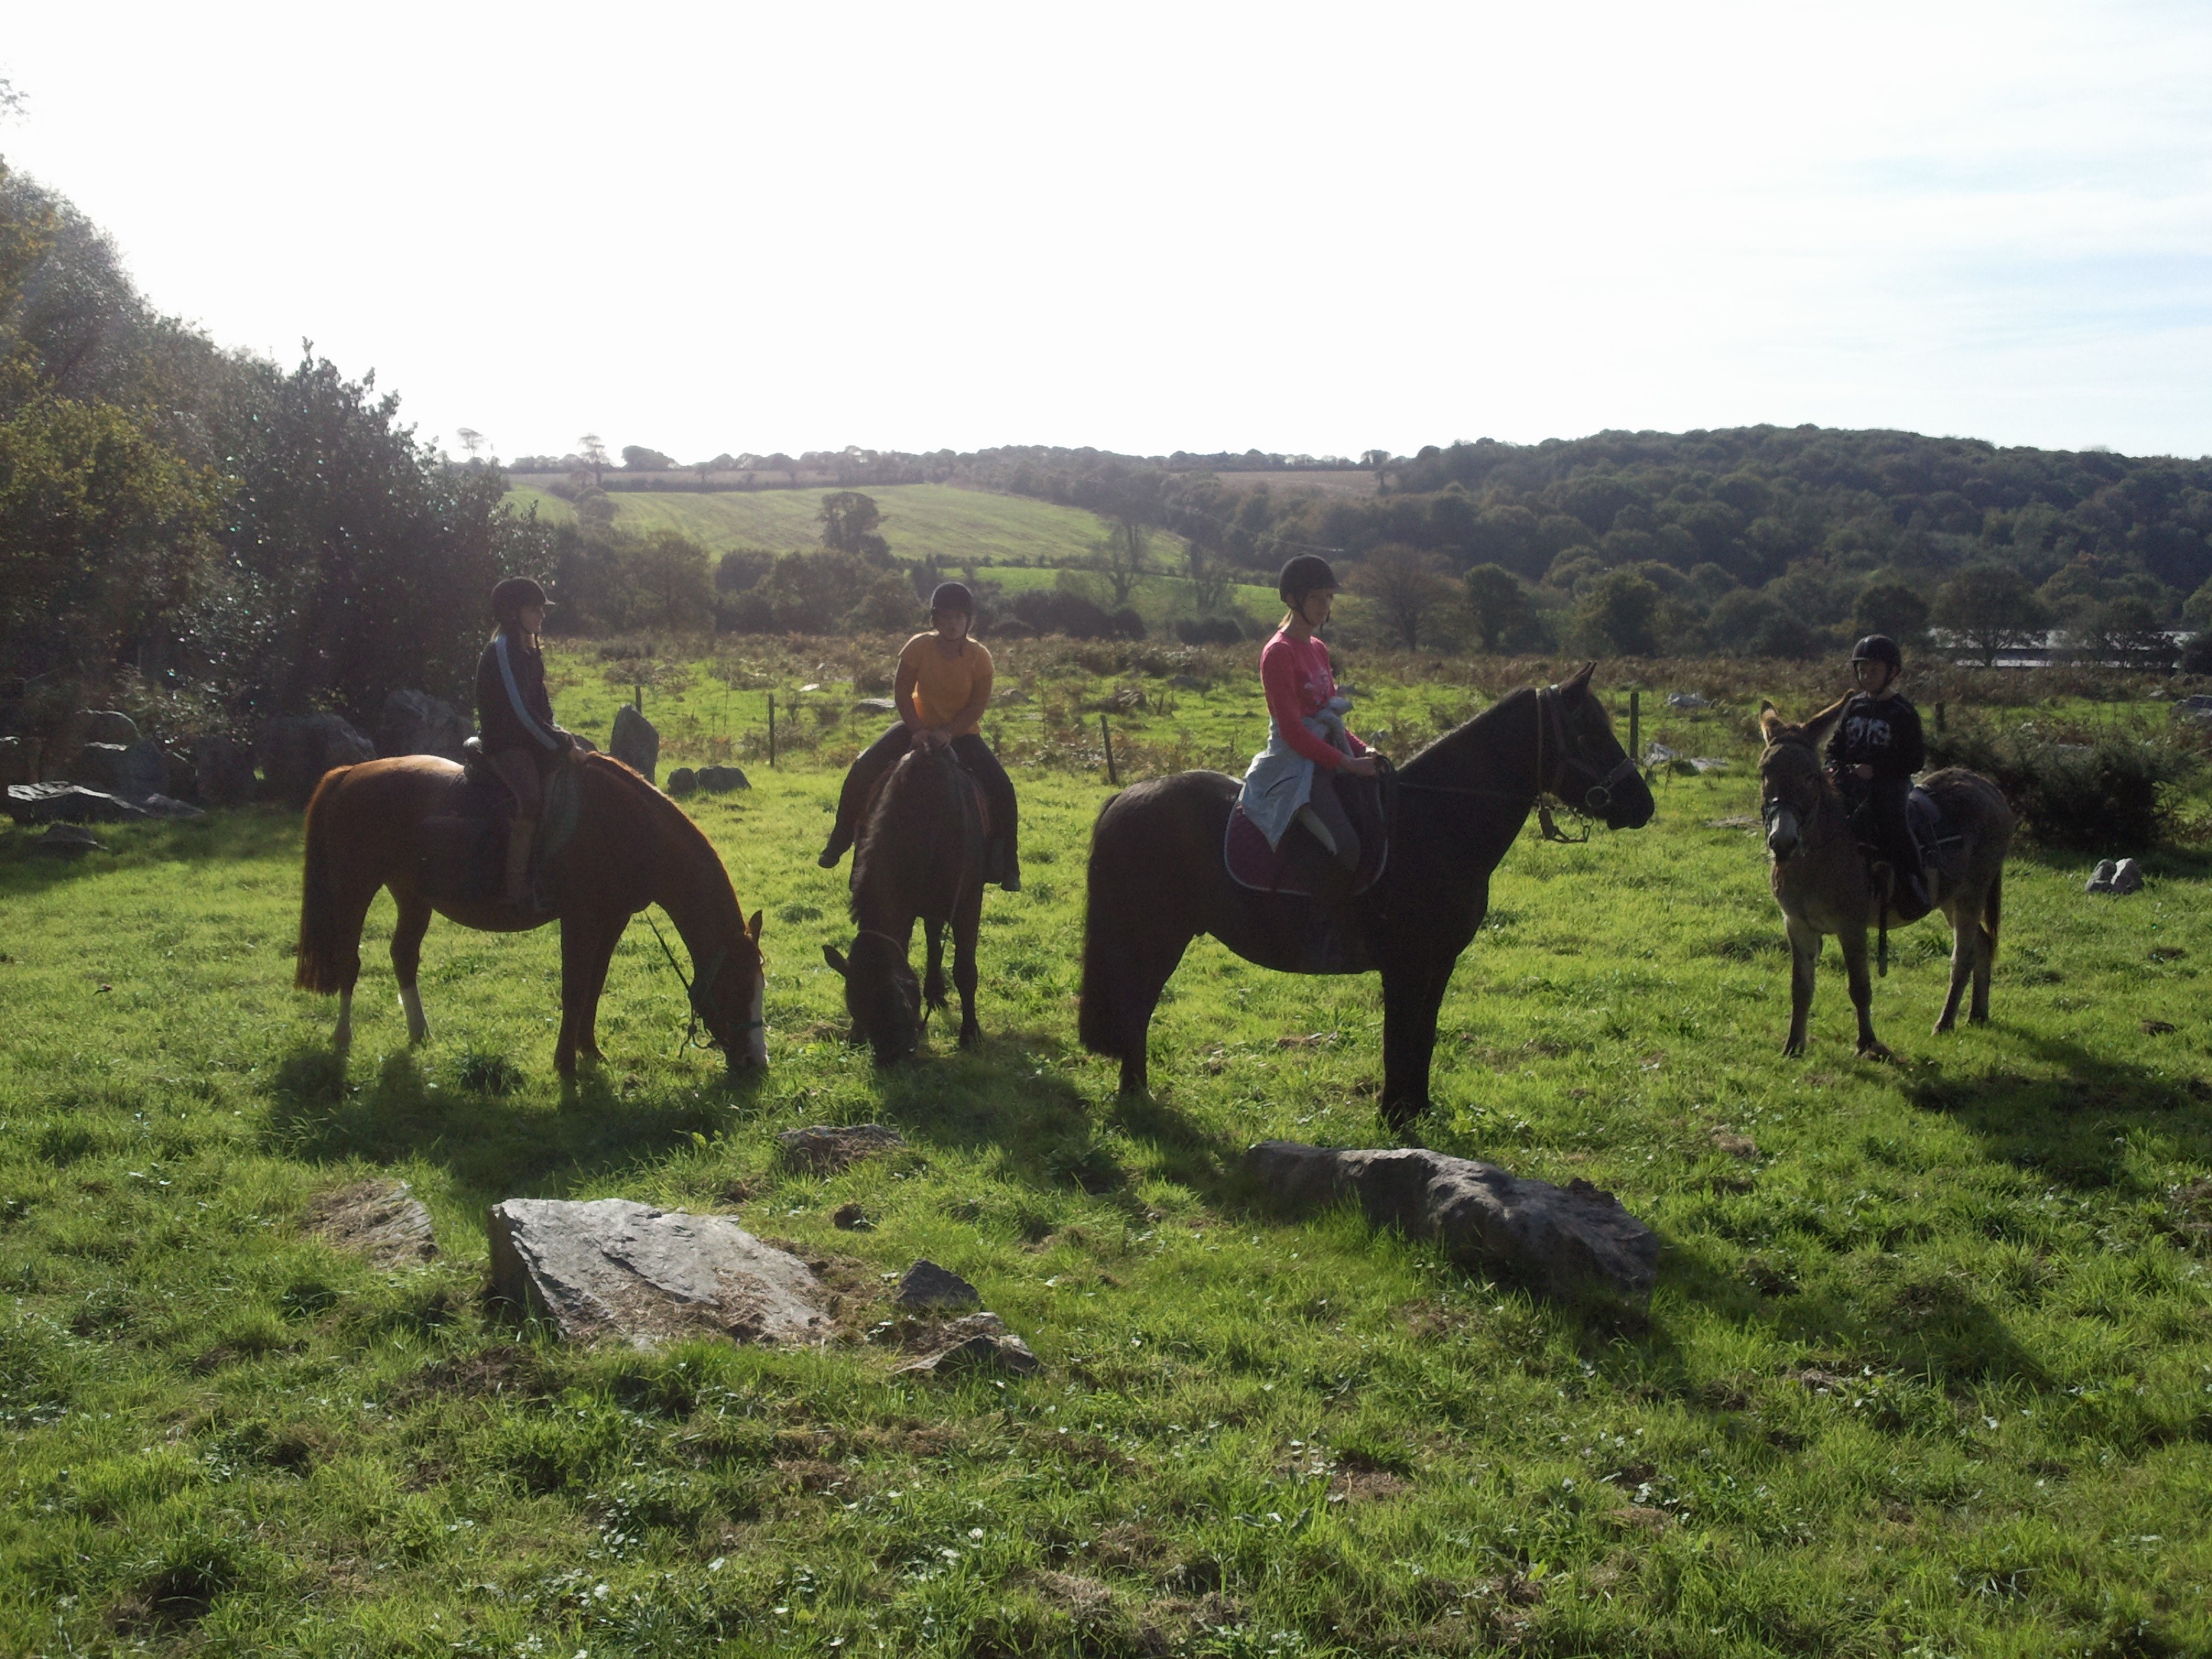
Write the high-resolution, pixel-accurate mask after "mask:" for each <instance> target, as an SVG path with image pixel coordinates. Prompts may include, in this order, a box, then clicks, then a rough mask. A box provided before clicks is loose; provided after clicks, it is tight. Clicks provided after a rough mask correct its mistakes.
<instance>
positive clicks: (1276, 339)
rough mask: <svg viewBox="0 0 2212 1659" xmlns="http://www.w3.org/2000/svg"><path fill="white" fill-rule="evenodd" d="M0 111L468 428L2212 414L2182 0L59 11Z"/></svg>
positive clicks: (2187, 428)
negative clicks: (2178, 0)
mask: <svg viewBox="0 0 2212 1659" xmlns="http://www.w3.org/2000/svg"><path fill="white" fill-rule="evenodd" d="M0 76H6V77H7V78H9V79H10V80H12V81H13V82H15V86H16V88H18V90H19V91H21V92H22V93H23V94H26V96H27V99H28V108H27V112H26V113H25V114H24V115H23V116H22V117H21V118H17V119H15V120H14V121H13V122H10V123H8V124H6V125H0V155H5V157H6V158H7V160H8V161H9V163H10V164H11V165H13V166H15V167H21V168H22V169H23V170H25V171H27V172H29V173H32V174H33V175H34V176H35V177H37V178H38V179H40V180H41V181H42V182H44V183H46V185H50V186H51V187H52V188H54V189H56V190H58V191H61V192H62V193H63V194H64V195H67V196H69V197H71V198H72V199H74V200H75V201H76V204H78V205H79V206H80V207H81V208H82V209H83V210H84V211H85V212H86V213H88V215H89V216H91V217H93V218H94V220H95V221H97V222H100V224H102V225H103V226H105V227H106V228H107V229H108V230H109V231H111V232H112V234H114V236H115V238H116V240H118V243H119V244H120V245H121V246H122V248H123V250H124V252H125V256H126V257H127V258H128V260H129V262H130V264H131V269H132V270H133V272H134V273H135V275H136V276H137V278H138V280H139V283H140V284H141V286H142V287H143V289H145V290H146V292H147V293H148V295H149V297H150V298H151V299H152V300H153V301H155V304H157V305H159V306H160V307H162V308H164V309H166V310H170V311H173V312H176V313H180V314H182V315H184V316H185V317H187V318H190V319H194V320H196V321H197V322H198V323H199V324H201V325H204V327H205V328H206V329H207V330H208V331H210V333H211V334H212V335H214V337H216V339H218V340H220V341H222V342H223V343H228V344H240V345H250V346H253V347H256V348H258V349H264V350H267V351H269V352H271V353H273V354H276V356H278V357H279V358H280V359H282V360H283V361H285V362H291V361H293V360H294V358H295V355H296V351H297V344H298V342H299V340H300V339H301V337H312V338H313V340H314V342H315V344H316V348H317V349H318V350H319V351H320V352H323V353H325V354H327V355H329V356H331V357H332V358H333V359H334V360H335V361H337V362H338V364H339V365H340V366H341V367H342V368H344V369H346V370H347V371H348V372H349V373H353V374H359V373H361V372H362V371H365V370H367V369H368V368H374V369H375V370H376V372H377V377H378V383H379V385H380V386H383V387H385V388H387V389H393V390H397V391H398V392H400V393H401V395H402V398H403V399H404V402H403V409H404V411H405V413H406V414H407V415H408V416H409V417H410V418H412V419H413V420H415V421H416V422H418V423H419V424H420V425H421V427H422V430H423V431H424V432H425V433H426V434H431V435H440V436H441V437H442V438H443V439H444V440H445V441H447V444H448V445H449V446H451V445H452V443H453V438H452V435H453V433H454V432H455V431H456V430H457V429H458V428H460V427H462V426H473V427H476V428H479V429H481V430H482V431H483V432H484V433H485V434H487V435H489V437H490V438H491V440H492V441H493V443H494V445H495V447H496V448H497V450H498V451H499V453H501V454H503V455H510V456H511V455H514V454H518V453H539V452H553V453H559V452H562V451H564V450H567V449H569V448H572V447H574V444H575V441H576V438H577V436H578V435H580V433H583V432H585V431H586V430H590V431H596V432H598V433H599V434H601V435H604V436H605V439H606V441H608V443H609V444H610V445H611V446H613V447H617V448H619V447H621V446H622V445H623V444H625V443H644V444H649V445H652V446H653V447H658V448H660V449H664V450H667V451H669V452H670V453H673V454H675V455H677V456H678V458H679V459H692V458H695V457H703V456H707V455H711V454H714V453H717V452H719V451H722V450H729V451H732V452H742V451H745V450H757V451H763V452H766V451H769V450H774V449H787V450H790V451H793V453H796V452H798V451H799V450H801V449H807V448H831V447H842V446H843V445H845V444H848V443H859V444H863V445H867V446H871V447H896V448H902V449H931V448H937V447H947V446H949V447H955V448H961V449H967V448H973V447H978V446H981V445H988V444H996V443H1065V444H1085V443H1088V444H1096V445H1097V446H1099V447H1104V448H1112V449H1120V450H1127V451H1133V452H1137V453H1164V452H1166V451H1169V450H1173V449H1177V448H1182V449H1191V450H1201V451H1203V450H1212V449H1219V448H1228V449H1235V450H1242V449H1244V448H1246V447H1257V448H1261V449H1268V450H1282V451H1287V452H1292V453H1296V452H1300V451H1304V452H1309V453H1316V454H1320V453H1329V452H1335V453H1346V454H1356V453H1358V451H1360V450H1361V449H1364V448H1366V447H1373V446H1382V447H1389V448H1390V449H1392V450H1394V451H1396V452H1399V453H1411V452H1412V451H1413V449H1415V448H1417V447H1419V446H1420V445H1422V444H1425V443H1448V442H1449V441H1452V440H1453V439H1455V438H1474V437H1480V436H1485V435H1487V436H1492V437H1498V438H1506V439H1512V440H1516V441H1532V440H1535V439H1540V438H1544V437H1554V436H1573V435H1580V434H1583V433H1587V432H1591V431H1595V430H1597V429H1599V428H1607V427H1626V428H1662V429H1670V430H1680V429H1683V428H1693V427H1718V426H1735V425H1740V424H1744V423H1748V422H1759V421H1771V422H1778V423H1782V424H1795V423H1796V422H1804V421H1813V422H1820V423H1821V424H1823V425H1829V426H1848V427H1859V426H1887V427H1901V428H1910V429H1913V430H1917V431H1923V432H1929V433H1954V434H1961V435H1972V436H1978V437H1986V438H1990V439H1993V440H1995V441H1999V442H2003V443H2028V444H2038V445H2045V446H2051V447H2081V446H2086V445H2089V444H2098V443H2101V444H2109V445H2111V446H2112V447H2115V448H2118V449H2120V450H2122V451H2124V452H2128V453H2179V454H2187V455H2197V454H2200V453H2207V452H2212V398H2208V395H2207V386H2208V385H2212V7H2208V6H2206V5H2203V4H2202V3H2188V4H2130V3H2106V4H2097V5H2088V4H2075V5H2045V4H2034V3H2022V0H2005V3H2002V4H1942V3H1929V0H1917V3H1912V4H1889V3H1869V0H1852V3H1850V4H1820V5H1796V6H1784V5H1778V4H1775V3H1772V0H1765V3H1759V4H1744V5H1732V4H1676V5H1669V6H1654V5H1651V4H1650V3H1648V0H1647V3H1641V4H1632V5H1613V4H1599V3H1584V4H1579V5H1575V6H1571V7H1570V6H1541V5H1533V4H1529V3H1526V0H1522V3H1516V4H1512V5H1504V6H1501V5H1495V4H1488V3H1481V4H1476V3H1462V4H1436V5H1424V4H1409V3H1383V4H1369V5H1366V6H1346V5H1342V4H1335V5H1329V6H1316V5H1310V4H1297V3H1286V0H1276V3H1269V4H1264V5H1263V4H1249V5H1225V4H1208V3H1203V0H1200V3H1188V0H1186V3H1182V4H1170V5H1155V4H1150V3H1123V4H1119V5H1115V6H1112V7H1107V6H1103V5H1097V4H1094V5H1091V6H1086V7H1073V6H1060V7H1052V6H1044V5H1039V4H1036V3H1034V0H1032V3H1028V4H1022V5H1012V4H1008V5H972V4H954V5H939V6H934V7H932V6H923V5H915V4H913V3H907V4H902V5H884V6H876V5H868V4H844V5H838V6H835V7H829V6H820V7H811V8H810V7H801V6H796V5H790V4H784V5H780V6H776V7H772V8H769V7H759V6H754V5H744V4H717V5H695V4H690V3H664V4H661V5H659V6H655V7H649V8H639V9H635V10H631V9H623V8H613V7H606V8H592V9H585V8H577V7H565V6H560V5H554V4H535V5H530V6H522V5H485V4H466V3H442V4H438V5H416V4H409V3H397V0H391V3H385V0H380V3H378V4H376V5H374V6H370V5H362V4H350V5H347V4H326V5H320V6H302V5H299V4H297V3H288V4H284V5H270V6H248V5H228V4H197V5H183V6H179V5H176V4H173V3H171V4H166V5H161V6H152V5H138V6H134V5H106V6H100V7H89V6H56V5H52V4H35V3H31V0H0Z"/></svg>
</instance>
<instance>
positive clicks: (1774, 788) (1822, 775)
mask: <svg viewBox="0 0 2212 1659" xmlns="http://www.w3.org/2000/svg"><path fill="white" fill-rule="evenodd" d="M1844 701H1845V702H1847V701H1849V700H1848V699H1845V700H1844ZM1843 712H1844V702H1837V703H1835V704H1833V705H1832V706H1831V707H1829V708H1824V709H1822V710H1821V711H1820V713H1819V714H1815V715H1814V716H1813V718H1812V719H1811V720H1808V721H1807V722H1806V723H1805V724H1804V725H1802V726H1792V725H1790V723H1789V722H1788V721H1787V720H1784V719H1783V718H1782V716H1781V715H1780V714H1778V713H1777V712H1776V711H1775V708H1774V705H1773V704H1772V703H1771V702H1762V703H1761V704H1759V731H1760V732H1761V733H1762V734H1763V735H1764V736H1765V738H1766V750H1765V753H1764V754H1762V755H1760V756H1759V815H1760V817H1763V818H1764V819H1765V823H1766V850H1767V851H1768V852H1769V853H1771V854H1772V855H1773V858H1774V864H1773V868H1772V870H1771V872H1770V874H1769V880H1770V881H1771V883H1772V884H1773V888H1774V898H1775V902H1777V903H1778V904H1779V905H1780V906H1781V907H1782V915H1783V919H1784V921H1786V922H1787V923H1788V925H1789V930H1790V1036H1789V1039H1788V1040H1787V1041H1786V1042H1784V1044H1783V1045H1782V1052H1783V1053H1784V1054H1803V1053H1804V1052H1805V1023H1806V1020H1807V1018H1808V1017H1809V1016H1810V1014H1811V1012H1812V1010H1813V979H1814V969H1816V968H1817V967H1818V966H1819V964H1820V946H1821V945H1822V943H1823V942H1824V941H1825V940H1826V936H1827V935H1828V934H1830V933H1833V934H1834V935H1835V936H1836V940H1837V943H1838V944H1839V945H1841V946H1842V947H1843V951H1844V972H1845V974H1846V975H1848V977H1849V980H1850V989H1851V1006H1852V1007H1853V1008H1855V1009H1857V1011H1858V1017H1859V1045H1858V1051H1859V1053H1860V1054H1865V1055H1869V1056H1870V1057H1872V1058H1875V1059H1887V1057H1888V1055H1889V1050H1888V1049H1887V1048H1884V1047H1883V1046H1882V1045H1881V1042H1880V1040H1879V1039H1877V1038H1876V1037H1875V1034H1874V1018H1873V1014H1872V1005H1873V1002H1874V983H1873V981H1871V980H1869V978H1868V977H1867V949H1866V936H1867V929H1868V928H1869V927H1874V926H1875V925H1877V924H1883V925H1886V923H1884V919H1883V910H1884V908H1885V906H1884V901H1885V898H1886V897H1887V895H1886V894H1884V893H1883V892H1882V891H1881V890H1878V889H1877V888H1876V886H1875V880H1874V877H1873V875H1872V874H1871V873H1870V872H1869V870H1868V869H1867V861H1866V859H1865V858H1864V856H1863V855H1862V854H1861V853H1860V852H1859V844H1858V837H1857V836H1856V835H1855V834H1854V833H1853V832H1852V830H1851V825H1850V808H1849V807H1848V806H1847V805H1845V804H1844V794H1843V791H1842V790H1840V789H1838V788H1837V787H1836V785H1835V783H1834V781H1833V780H1832V779H1831V778H1830V777H1829V776H1828V774H1827V769H1826V767H1824V766H1823V765H1822V764H1821V761H1820V750H1821V747H1822V745H1824V744H1826V742H1827V740H1828V734H1829V733H1830V732H1832V731H1833V730H1834V729H1835V724H1836V721H1837V720H1838V719H1840V718H1841V717H1842V715H1843ZM1921 787H1922V788H1923V789H1925V790H1926V791H1927V792H1928V793H1929V795H1931V796H1933V797H1934V798H1935V800H1936V806H1937V808H1938V809H1939V810H1940V811H1942V815H1943V826H1944V829H1945V831H1946V833H1947V834H1948V835H1950V836H1956V837H1957V838H1958V844H1957V846H1956V847H1955V848H1946V849H1945V851H1946V853H1947V854H1948V856H1944V857H1939V858H1931V859H1929V860H1928V886H1929V896H1931V897H1932V898H1934V900H1935V901H1936V908H1937V909H1939V910H1941V911H1942V913H1943V914H1944V915H1945V916H1946V917H1947V918H1948V920H1949V921H1950V923H1951V994H1950V995H1949V996H1948V997H1947V998H1945V999H1944V1001H1943V1012H1942V1015H1941V1016H1940V1017H1939V1018H1937V1019H1936V1034H1937V1035H1938V1036H1941V1035H1942V1033H1943V1032H1945V1031H1948V1030H1951V1029H1952V1027H1953V1026H1954V1024H1956V1023H1957V1021H1958V1018H1959V999H1960V996H1961V995H1962V994H1964V993H1965V991H1966V984H1967V981H1969V980H1971V981H1972V983H1973V987H1974V999H1973V1002H1972V1005H1971V1006H1970V1008H1969V1011H1968V1012H1967V1015H1966V1019H1967V1022H1968V1024H1975V1025H1979V1024H1985V1023H1986V1022H1987V1021H1988V1019H1989V1017H1990V963H1992V962H1994V961H1995V960H1996V953H1997V924H1998V922H1999V921H2001V920H2002V915H2003V912H2004V862H2005V855H2006V854H2008V852H2009V851H2010V850H2011V848H2012V831H2013V816H2012V808H2011V807H2010V806H2008V805H2006V803H2005V798H2004V796H2003V795H2002V793H1999V791H1998V789H1997V787H1996V785H1995V784H1994V783H1991V782H1990V781H1989V780H1988V779H1987V778H1985V777H1984V776H1983V775H1981V774H1980V773H1978V772H1969V771H1967V770H1966V769H1964V768H1963V767H1957V766H1949V767H1946V768H1944V769H1943V770H1942V771H1940V772H1932V773H1930V774H1929V775H1928V777H1927V778H1926V779H1925V780H1924V781H1923V783H1922V784H1921Z"/></svg>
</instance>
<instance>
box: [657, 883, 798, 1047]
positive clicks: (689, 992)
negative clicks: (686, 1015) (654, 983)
mask: <svg viewBox="0 0 2212 1659" xmlns="http://www.w3.org/2000/svg"><path fill="white" fill-rule="evenodd" d="M669 920H670V921H674V920H675V918H674V917H672V916H671V917H670V918H669ZM645 925H646V926H647V927H650V928H652V929H653V938H654V939H656V940H657V941H658V942H659V945H660V954H661V955H663V956H664V957H667V958H668V970H669V972H671V973H672V974H674V975H676V981H677V983H678V984H679V985H681V986H682V987H684V997H685V998H686V999H687V1000H689V1001H690V1005H691V1023H690V1025H689V1026H688V1027H687V1028H686V1029H685V1030H684V1041H683V1042H680V1043H678V1045H677V1048H678V1051H679V1052H681V1051H682V1050H683V1049H684V1048H713V1047H714V1043H713V1042H700V1041H699V1027H700V1025H701V1024H702V1023H703V1022H705V1021H706V1020H707V1019H708V1015H709V1014H710V1013H711V1012H712V1011H713V1008H714V1005H713V1004H712V1003H711V1002H709V1001H708V996H709V995H710V994H712V993H713V991H714V982H715V981H717V980H719V979H720V978H721V976H722V969H725V968H726V967H728V966H729V963H730V953H729V951H727V950H726V949H725V950H720V951H715V952H714V955H713V956H712V957H709V958H708V962H707V965H706V966H705V967H704V968H703V969H700V971H699V976H698V978H696V980H694V979H686V978H684V969H683V968H682V967H681V966H680V965H679V964H678V962H677V960H676V952H675V951H671V950H670V949H669V948H668V939H667V937H666V935H665V934H664V933H661V931H660V924H659V922H657V921H654V920H653V913H652V912H651V911H647V913H646V917H645ZM767 1025H768V1021H766V1020H765V1019H749V1020H745V1021H744V1022H742V1023H741V1024H738V1026H736V1027H735V1028H734V1029H735V1030H739V1031H757V1030H765V1029H766V1028H767ZM707 1030H708V1036H713V1034H714V1027H713V1025H712V1024H708V1027H707Z"/></svg>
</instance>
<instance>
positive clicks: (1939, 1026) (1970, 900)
mask: <svg viewBox="0 0 2212 1659" xmlns="http://www.w3.org/2000/svg"><path fill="white" fill-rule="evenodd" d="M1980 899H1981V895H1980V894H1978V893H1968V892H1961V893H1957V894H1954V895H1953V896H1952V899H1951V902H1950V905H1949V907H1948V909H1947V911H1946V914H1947V915H1948V917H1949V918H1950V922H1951V990H1950V994H1948V996H1946V997H1945V998H1944V999H1943V1012H1942V1013H1941V1014H1939V1015H1938V1016H1937V1017H1936V1036H1942V1035H1943V1033H1944V1032H1946V1031H1948V1030H1950V1029H1951V1028H1952V1027H1953V1026H1954V1025H1955V1024H1957V1023H1958V1019H1959V999H1960V997H1962V996H1964V995H1965V994H1966V981H1968V980H1970V979H1972V977H1973V975H1974V968H1975V958H1976V957H1978V956H1979V955H1980V954H1981V951H1980V946H1981V942H1982V915H1981V913H1982V907H1981V903H1980Z"/></svg>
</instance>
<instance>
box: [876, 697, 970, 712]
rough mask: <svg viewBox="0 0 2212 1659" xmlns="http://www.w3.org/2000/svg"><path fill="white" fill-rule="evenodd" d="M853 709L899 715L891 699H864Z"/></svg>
mask: <svg viewBox="0 0 2212 1659" xmlns="http://www.w3.org/2000/svg"><path fill="white" fill-rule="evenodd" d="M999 701H1000V702H1006V698H1004V697H1000V699H999ZM853 707H854V708H865V709H866V710H867V711H868V712H869V713H870V714H897V713H898V704H896V702H892V701H891V700H890V698H889V697H862V698H861V699H860V701H859V702H856V703H854V705H853Z"/></svg>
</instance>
